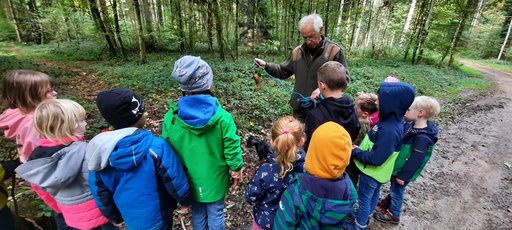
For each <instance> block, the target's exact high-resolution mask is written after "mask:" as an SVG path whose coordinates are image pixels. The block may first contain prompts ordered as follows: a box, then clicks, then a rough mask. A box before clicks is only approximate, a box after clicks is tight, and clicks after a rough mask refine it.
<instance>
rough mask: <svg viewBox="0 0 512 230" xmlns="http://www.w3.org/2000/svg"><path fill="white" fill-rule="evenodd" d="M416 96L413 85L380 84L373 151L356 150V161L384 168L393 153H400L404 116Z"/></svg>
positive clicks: (372, 137) (370, 136) (371, 133)
mask: <svg viewBox="0 0 512 230" xmlns="http://www.w3.org/2000/svg"><path fill="white" fill-rule="evenodd" d="M414 94H415V92H414V87H412V85H410V84H407V83H402V82H382V83H381V86H380V93H379V122H378V123H377V124H376V125H375V126H374V127H373V129H372V130H370V131H369V132H368V137H369V140H370V141H371V142H372V143H373V147H372V149H371V150H370V151H363V150H361V149H359V148H354V149H353V150H352V155H353V156H354V157H355V159H357V160H358V161H359V162H361V163H364V164H365V165H366V164H369V165H373V166H381V165H382V164H384V162H386V160H387V159H388V158H389V157H390V156H391V155H392V154H393V153H394V152H398V151H400V147H401V146H402V138H403V134H404V115H405V112H407V109H409V107H410V106H411V104H412V102H413V101H414ZM363 142H364V141H363ZM361 145H363V143H361ZM392 167H393V166H391V168H392ZM365 168H366V166H365ZM360 169H361V168H360ZM363 173H365V172H364V171H363ZM365 174H367V173H365ZM367 175H368V174H367ZM370 176H371V175H370Z"/></svg>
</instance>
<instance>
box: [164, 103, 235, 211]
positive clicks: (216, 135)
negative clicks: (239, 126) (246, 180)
mask: <svg viewBox="0 0 512 230" xmlns="http://www.w3.org/2000/svg"><path fill="white" fill-rule="evenodd" d="M170 106H171V109H170V110H169V112H167V114H166V115H165V118H164V124H163V129H162V138H164V139H165V140H166V141H167V142H169V144H170V145H171V147H172V149H173V150H174V151H175V152H176V153H177V154H178V156H179V157H180V159H181V161H182V162H183V166H184V168H185V173H186V174H187V178H188V183H189V186H190V190H191V191H192V195H193V199H194V200H195V201H197V202H204V203H209V202H215V201H218V200H220V199H221V198H222V197H224V196H225V195H226V193H227V191H228V189H229V187H230V174H229V170H232V171H240V170H241V169H242V163H243V160H242V150H241V148H240V138H239V137H238V136H237V135H236V125H235V122H234V121H233V117H231V115H230V114H229V113H228V112H226V111H225V110H224V109H222V107H221V106H220V103H219V101H218V100H217V99H216V98H214V97H211V96H209V95H194V96H186V97H182V98H181V99H180V100H179V101H178V104H172V103H171V104H170Z"/></svg>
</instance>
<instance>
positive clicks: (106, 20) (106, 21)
mask: <svg viewBox="0 0 512 230" xmlns="http://www.w3.org/2000/svg"><path fill="white" fill-rule="evenodd" d="M98 5H99V8H98V10H99V12H100V17H101V20H102V21H103V25H105V31H107V34H108V37H109V39H110V42H112V44H113V45H114V46H116V45H117V43H116V39H115V37H114V32H113V31H112V26H111V24H112V23H111V21H110V17H109V13H108V8H107V4H106V3H105V0H98Z"/></svg>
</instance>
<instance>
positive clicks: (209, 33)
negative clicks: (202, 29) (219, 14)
mask: <svg viewBox="0 0 512 230" xmlns="http://www.w3.org/2000/svg"><path fill="white" fill-rule="evenodd" d="M212 9H213V5H212V2H211V0H210V1H208V7H207V9H206V11H207V19H206V20H207V21H208V23H207V24H208V29H207V30H206V34H207V37H208V49H209V50H210V54H213V33H212V30H213V13H212V12H213V10H212Z"/></svg>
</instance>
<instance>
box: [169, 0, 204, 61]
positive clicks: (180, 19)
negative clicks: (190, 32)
mask: <svg viewBox="0 0 512 230" xmlns="http://www.w3.org/2000/svg"><path fill="white" fill-rule="evenodd" d="M209 1H211V0H209ZM175 3H176V17H177V20H178V39H179V41H180V53H181V54H183V53H184V52H185V32H184V31H183V17H182V14H181V3H180V1H178V0H177V1H176V2H175Z"/></svg>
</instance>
